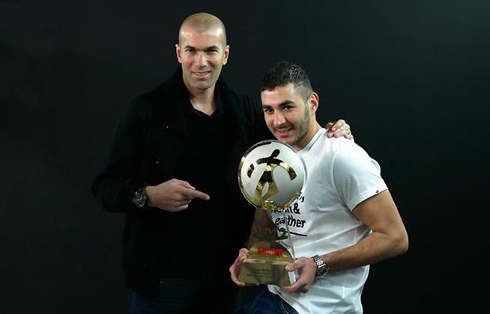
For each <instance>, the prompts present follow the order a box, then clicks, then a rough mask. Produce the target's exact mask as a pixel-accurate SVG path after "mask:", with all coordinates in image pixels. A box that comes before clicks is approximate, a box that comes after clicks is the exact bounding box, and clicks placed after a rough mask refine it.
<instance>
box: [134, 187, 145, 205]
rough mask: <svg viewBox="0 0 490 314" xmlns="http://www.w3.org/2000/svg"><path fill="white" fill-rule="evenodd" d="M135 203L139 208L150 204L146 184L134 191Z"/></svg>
mask: <svg viewBox="0 0 490 314" xmlns="http://www.w3.org/2000/svg"><path fill="white" fill-rule="evenodd" d="M133 203H134V205H136V207H138V208H145V207H146V205H147V204H148V195H147V194H146V186H144V187H142V188H141V189H138V190H137V191H136V192H134V197H133Z"/></svg>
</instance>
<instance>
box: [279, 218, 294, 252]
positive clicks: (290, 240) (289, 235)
mask: <svg viewBox="0 0 490 314" xmlns="http://www.w3.org/2000/svg"><path fill="white" fill-rule="evenodd" d="M282 216H283V217H284V222H285V225H286V231H287V232H288V240H289V247H290V248H291V257H292V258H293V260H296V254H295V252H294V246H293V240H292V239H291V232H289V224H288V220H287V219H286V213H285V212H284V211H282Z"/></svg>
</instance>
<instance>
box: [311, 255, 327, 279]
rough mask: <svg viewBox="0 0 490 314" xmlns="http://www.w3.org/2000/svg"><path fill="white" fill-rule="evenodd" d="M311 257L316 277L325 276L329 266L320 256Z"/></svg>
mask: <svg viewBox="0 0 490 314" xmlns="http://www.w3.org/2000/svg"><path fill="white" fill-rule="evenodd" d="M312 259H313V260H314V261H315V263H316V274H315V277H316V278H325V276H327V274H328V270H329V267H328V265H327V264H325V262H324V261H323V260H322V259H321V258H320V256H318V255H315V256H313V257H312Z"/></svg>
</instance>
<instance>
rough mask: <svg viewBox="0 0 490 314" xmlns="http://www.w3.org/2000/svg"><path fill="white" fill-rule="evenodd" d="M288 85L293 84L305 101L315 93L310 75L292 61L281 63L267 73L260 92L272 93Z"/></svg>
mask: <svg viewBox="0 0 490 314" xmlns="http://www.w3.org/2000/svg"><path fill="white" fill-rule="evenodd" d="M288 84H293V86H294V88H295V89H296V90H298V91H299V92H300V93H301V94H302V95H303V97H304V98H305V99H307V98H308V97H309V96H310V94H311V93H312V92H313V88H312V87H311V83H310V79H309V78H308V74H306V72H305V70H303V69H302V68H301V67H300V66H299V65H297V64H295V63H293V62H290V61H281V62H279V63H278V64H276V65H275V66H274V67H273V68H272V69H270V70H269V71H267V72H266V73H265V74H264V77H263V78H262V83H261V87H260V91H261V92H263V91H265V90H269V91H271V90H274V89H275V88H276V87H282V86H286V85H288Z"/></svg>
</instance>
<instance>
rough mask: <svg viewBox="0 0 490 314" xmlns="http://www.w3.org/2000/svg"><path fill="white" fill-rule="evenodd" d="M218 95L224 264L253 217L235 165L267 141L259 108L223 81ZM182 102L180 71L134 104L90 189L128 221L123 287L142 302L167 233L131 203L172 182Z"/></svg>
mask: <svg viewBox="0 0 490 314" xmlns="http://www.w3.org/2000/svg"><path fill="white" fill-rule="evenodd" d="M215 93H216V97H218V99H219V100H220V101H221V103H222V106H223V107H222V108H223V111H224V117H225V130H226V134H225V146H226V147H225V152H226V157H225V160H226V164H225V165H215V166H216V171H224V172H225V176H226V183H227V187H228V190H227V191H223V193H227V195H229V196H230V199H232V200H233V202H232V203H233V208H232V219H231V220H230V223H231V224H234V228H232V230H233V231H232V232H231V234H230V235H227V236H229V237H230V239H232V240H233V241H232V242H233V247H232V248H227V250H228V249H229V250H230V252H229V254H228V255H230V256H229V259H228V260H226V261H225V263H223V265H225V264H226V263H229V262H230V261H232V260H233V257H234V256H232V255H235V256H236V254H237V250H238V248H240V247H242V246H243V244H244V242H245V240H246V237H247V235H248V233H249V231H250V225H251V222H252V218H253V208H252V207H251V206H250V205H249V204H247V203H246V201H245V200H244V198H243V196H242V195H241V194H240V191H239V188H238V184H237V167H238V163H239V161H240V158H241V156H242V155H243V154H244V153H245V151H246V150H247V149H248V148H249V147H250V146H252V145H253V144H255V143H256V142H258V141H260V140H263V139H265V138H270V136H271V135H270V133H269V131H268V130H267V128H266V126H265V123H264V118H263V113H262V110H261V108H260V106H259V105H258V104H257V103H255V102H253V101H252V100H251V99H250V98H248V97H246V96H243V95H239V94H237V93H235V92H234V91H232V90H230V89H229V88H228V87H227V85H226V84H225V83H224V81H223V80H222V79H221V78H219V79H218V81H217V84H216V89H215ZM185 101H188V95H187V91H186V89H185V87H184V84H183V81H182V71H181V70H180V69H179V70H178V71H177V72H176V73H175V74H174V75H173V76H172V77H171V78H170V79H169V80H168V81H166V82H164V83H163V84H161V85H160V86H158V87H157V88H156V89H154V90H152V91H150V92H148V93H146V94H143V95H141V96H140V97H138V98H136V99H135V100H134V101H132V103H131V104H130V106H129V107H128V109H127V111H126V112H125V114H124V116H123V118H122V120H121V121H120V123H119V125H118V126H117V128H116V131H115V133H114V136H113V143H112V146H111V151H110V156H109V160H108V163H107V165H106V167H105V169H104V170H103V171H102V172H101V173H100V174H99V175H98V176H97V177H96V179H95V181H94V183H93V185H92V191H93V194H94V195H95V197H96V198H97V199H98V200H99V201H100V203H101V205H102V206H103V208H104V209H106V210H107V211H110V212H122V213H125V215H126V223H125V230H124V236H123V246H124V254H123V268H124V271H125V283H126V285H127V286H128V287H129V288H131V289H133V290H134V291H136V292H138V293H140V294H141V295H152V294H153V293H154V292H155V291H156V289H157V287H158V281H159V273H160V272H159V266H160V265H159V264H158V263H157V262H156V258H155V252H156V250H158V249H159V248H157V247H156V243H155V241H154V239H155V233H156V232H165V231H164V230H163V231H162V230H161V228H157V226H156V225H155V222H156V221H162V220H165V215H166V214H168V213H166V212H165V211H162V210H158V209H151V208H150V209H147V210H141V209H138V208H137V207H136V206H135V205H134V204H133V202H132V199H133V196H134V193H135V191H136V190H137V189H139V188H140V187H142V186H144V185H157V184H160V183H162V182H165V181H167V180H170V179H172V178H175V176H174V172H175V165H176V164H177V162H178V161H179V158H181V156H182V153H183V152H184V151H185V149H186V145H188V142H189V135H188V134H187V130H186V125H185V123H184V122H185V121H184V105H183V103H184V102H185ZM210 140H211V139H210ZM202 153H203V154H204V153H205V152H202ZM177 179H178V178H177ZM230 265H231V264H230ZM228 266H229V265H228ZM224 271H227V269H225V270H224Z"/></svg>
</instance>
